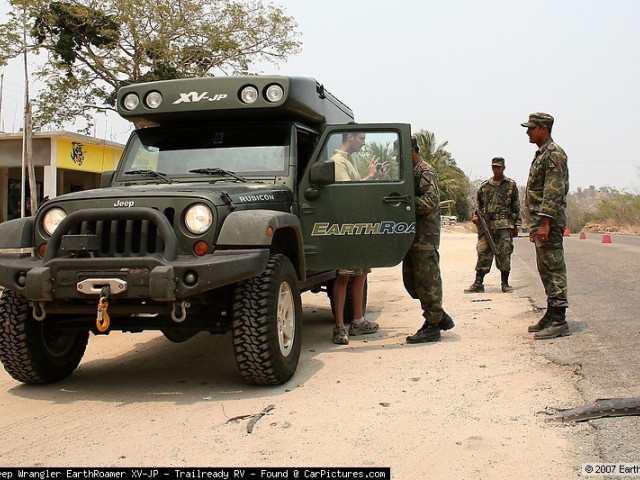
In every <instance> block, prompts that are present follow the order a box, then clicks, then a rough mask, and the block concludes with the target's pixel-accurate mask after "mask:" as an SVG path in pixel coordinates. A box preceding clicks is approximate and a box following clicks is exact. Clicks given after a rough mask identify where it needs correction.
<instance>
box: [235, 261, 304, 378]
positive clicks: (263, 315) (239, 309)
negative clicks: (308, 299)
mask: <svg viewBox="0 0 640 480" xmlns="http://www.w3.org/2000/svg"><path fill="white" fill-rule="evenodd" d="M301 346H302V300H301V298H300V290H299V289H298V277H297V275H296V272H295V269H294V268H293V265H292V264H291V261H290V260H289V259H288V258H287V257H285V256H284V255H271V256H270V258H269V263H268V265H267V269H266V270H265V271H264V273H262V274H261V275H259V276H257V277H253V278H251V279H249V280H246V281H244V282H241V283H240V284H238V286H237V287H236V291H235V294H234V302H233V347H234V351H235V356H236V363H237V364H238V368H239V369H240V373H241V374H242V376H243V377H244V378H245V380H247V381H249V382H251V383H254V384H257V385H281V384H283V383H285V382H286V381H287V380H289V379H290V378H291V377H292V376H293V374H294V373H295V371H296V368H297V366H298V359H299V358H300V349H301Z"/></svg>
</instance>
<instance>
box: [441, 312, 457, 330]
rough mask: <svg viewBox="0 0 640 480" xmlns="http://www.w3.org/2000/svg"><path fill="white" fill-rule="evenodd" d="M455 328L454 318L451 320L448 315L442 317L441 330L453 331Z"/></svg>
mask: <svg viewBox="0 0 640 480" xmlns="http://www.w3.org/2000/svg"><path fill="white" fill-rule="evenodd" d="M455 326H456V324H455V323H453V318H451V317H450V316H449V315H448V314H447V313H444V314H443V315H442V320H440V323H438V328H439V329H440V330H451V329H452V328H453V327H455Z"/></svg>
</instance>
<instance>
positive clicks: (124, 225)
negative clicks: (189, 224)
mask: <svg viewBox="0 0 640 480" xmlns="http://www.w3.org/2000/svg"><path fill="white" fill-rule="evenodd" d="M162 213H163V214H164V216H165V217H166V218H167V220H169V223H170V224H171V226H172V227H173V226H174V225H173V220H174V217H175V211H174V210H173V209H172V208H168V209H166V210H165V211H164V212H162ZM69 234H70V235H96V236H97V237H98V238H99V240H100V250H99V252H96V253H99V255H100V256H106V257H139V256H145V255H149V254H154V253H162V251H163V250H164V241H163V238H162V235H161V233H160V232H159V230H158V226H157V225H156V224H155V223H154V222H150V221H149V220H111V221H104V220H98V221H85V222H82V223H81V224H79V225H77V226H76V227H74V228H73V229H71V230H70V231H69Z"/></svg>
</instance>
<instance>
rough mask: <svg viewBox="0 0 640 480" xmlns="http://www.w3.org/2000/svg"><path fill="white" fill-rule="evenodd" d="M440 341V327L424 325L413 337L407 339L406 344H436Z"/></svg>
mask: <svg viewBox="0 0 640 480" xmlns="http://www.w3.org/2000/svg"><path fill="white" fill-rule="evenodd" d="M438 340H440V327H438V326H437V325H431V324H430V323H426V324H424V325H423V326H422V328H420V330H418V331H417V333H416V334H415V335H409V336H408V337H407V343H426V342H437V341H438Z"/></svg>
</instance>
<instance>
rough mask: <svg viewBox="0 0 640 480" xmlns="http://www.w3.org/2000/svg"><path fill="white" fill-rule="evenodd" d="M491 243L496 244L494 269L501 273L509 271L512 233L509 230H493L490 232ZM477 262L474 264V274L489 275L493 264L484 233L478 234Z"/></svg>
mask: <svg viewBox="0 0 640 480" xmlns="http://www.w3.org/2000/svg"><path fill="white" fill-rule="evenodd" d="M491 233H492V238H493V242H494V243H495V244H496V250H497V252H498V255H496V256H495V257H496V267H497V268H498V270H500V271H501V272H510V271H511V253H513V233H512V230H511V229H510V228H499V229H494V230H493V231H492V232H491ZM476 251H477V252H478V261H477V262H476V272H482V273H489V270H491V264H492V263H493V257H494V255H493V252H492V251H491V247H490V246H489V242H488V241H487V237H486V235H485V234H484V232H482V233H479V234H478V244H477V245H476Z"/></svg>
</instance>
